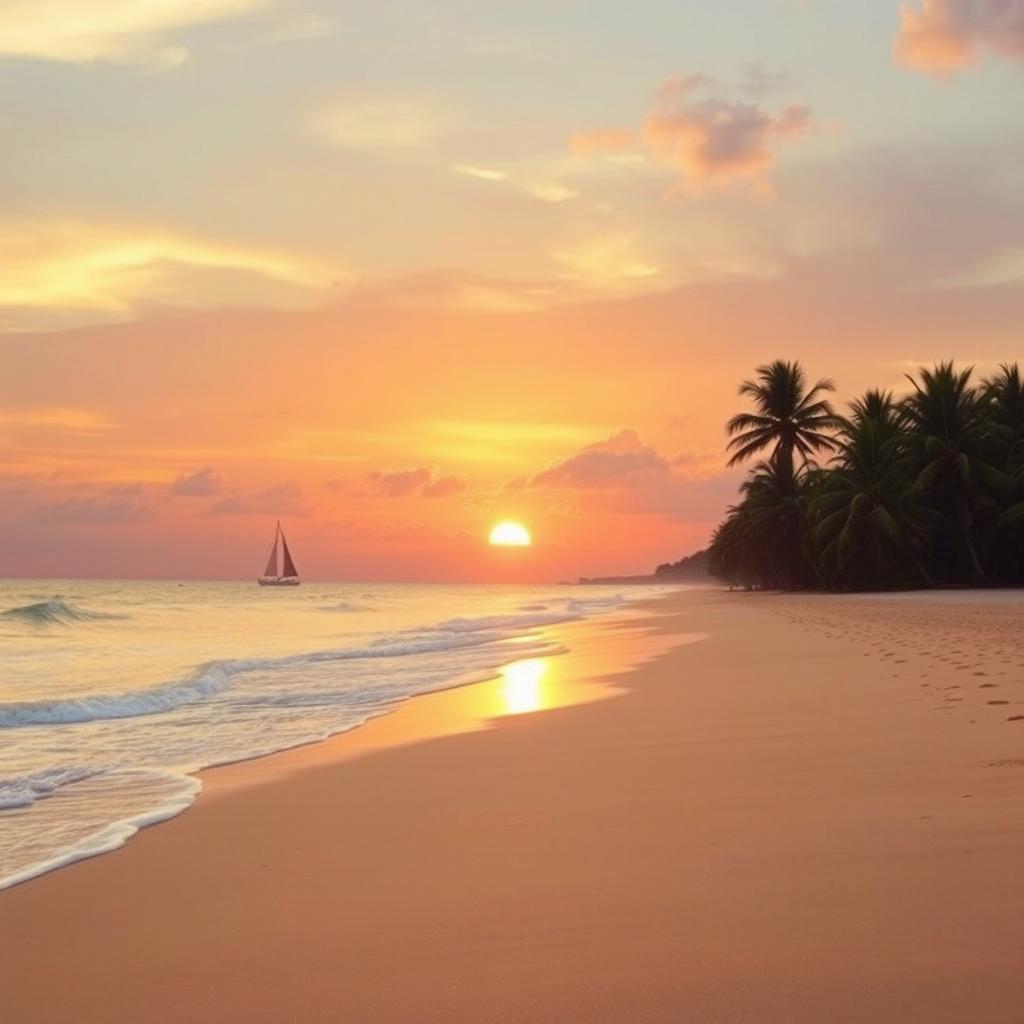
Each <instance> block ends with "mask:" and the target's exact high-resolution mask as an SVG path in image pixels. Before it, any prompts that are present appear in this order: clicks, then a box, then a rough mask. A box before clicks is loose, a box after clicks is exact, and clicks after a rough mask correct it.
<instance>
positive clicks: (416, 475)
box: [369, 466, 465, 498]
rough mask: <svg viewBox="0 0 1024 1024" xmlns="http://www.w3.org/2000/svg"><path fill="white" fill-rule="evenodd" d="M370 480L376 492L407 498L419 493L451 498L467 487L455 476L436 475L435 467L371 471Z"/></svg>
mask: <svg viewBox="0 0 1024 1024" xmlns="http://www.w3.org/2000/svg"><path fill="white" fill-rule="evenodd" d="M369 479H370V482H371V483H372V484H373V486H374V489H375V490H376V492H377V493H378V494H379V495H381V496H383V497H385V498H405V497H407V496H408V495H410V494H419V495H420V496H421V497H423V498H450V497H451V496H452V495H453V494H458V493H459V492H460V491H462V490H464V489H465V485H464V484H463V483H462V481H461V480H459V479H458V478H457V477H454V476H436V475H435V472H434V470H433V469H430V468H428V467H426V466H420V467H418V468H416V469H399V470H396V471H394V472H391V473H370V474H369Z"/></svg>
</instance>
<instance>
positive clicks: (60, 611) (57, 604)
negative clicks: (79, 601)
mask: <svg viewBox="0 0 1024 1024" xmlns="http://www.w3.org/2000/svg"><path fill="white" fill-rule="evenodd" d="M0 618H4V619H13V620H15V621H18V622H24V623H28V624H30V625H35V626H52V625H61V626H73V625H75V624H76V623H79V622H103V621H106V620H112V619H122V618H124V616H123V615H110V614H108V613H106V612H93V611H89V609H87V608H78V607H76V606H75V605H73V604H67V603H66V602H64V601H61V600H59V599H58V598H55V597H54V598H51V599H50V600H49V601H38V602H36V603H35V604H26V605H21V606H20V607H18V608H8V609H7V611H4V612H0Z"/></svg>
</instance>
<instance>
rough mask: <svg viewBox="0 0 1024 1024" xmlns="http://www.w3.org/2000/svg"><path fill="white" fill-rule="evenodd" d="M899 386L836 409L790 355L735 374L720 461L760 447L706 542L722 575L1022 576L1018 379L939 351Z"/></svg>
mask: <svg viewBox="0 0 1024 1024" xmlns="http://www.w3.org/2000/svg"><path fill="white" fill-rule="evenodd" d="M908 379H909V380H910V382H911V384H912V385H913V386H912V388H911V390H910V392H909V393H908V394H907V395H906V396H905V397H903V398H896V397H895V396H894V395H893V393H892V392H890V391H884V390H876V389H873V390H869V391H867V392H865V393H864V394H863V395H861V396H860V397H859V398H857V399H855V400H854V401H852V402H851V403H850V404H849V408H848V410H847V411H846V413H845V415H844V414H841V413H839V412H837V411H836V409H835V408H833V406H832V404H831V402H830V400H829V395H830V393H831V392H833V391H834V390H835V385H834V383H833V382H832V381H831V380H828V379H823V380H819V381H817V382H816V383H814V384H813V386H808V381H807V378H806V375H805V372H804V370H803V367H801V366H800V364H799V363H797V362H785V361H782V360H778V361H776V362H774V363H771V364H769V365H766V366H761V367H758V368H757V370H756V371H755V376H754V377H753V378H752V379H751V380H746V381H744V382H743V383H742V384H741V385H740V389H739V393H740V395H741V396H743V397H746V398H748V399H749V400H750V403H751V406H752V408H751V410H750V411H748V412H741V413H739V414H738V415H736V416H734V417H733V418H732V419H731V420H729V422H728V424H727V425H726V429H727V431H728V434H729V436H730V441H729V445H728V449H729V451H730V452H731V458H730V460H729V465H730V466H734V465H738V464H740V463H745V462H749V461H751V460H753V459H755V458H758V457H759V461H757V462H756V464H754V465H753V468H752V470H751V471H750V473H749V475H748V476H747V479H746V481H745V482H744V483H743V485H742V488H741V497H740V501H739V502H738V504H736V505H734V506H732V507H731V508H730V509H729V510H728V512H727V514H726V518H725V521H724V522H723V523H722V524H721V525H720V526H719V527H718V529H717V530H716V531H715V534H714V536H713V538H712V541H711V546H710V553H709V565H710V569H711V571H712V573H713V574H714V575H715V576H717V577H718V578H719V579H721V580H723V581H725V582H727V583H729V584H734V585H739V586H745V587H756V588H768V589H787V590H793V589H804V588H817V589H826V590H877V589H895V588H912V587H936V586H958V585H960V586H1009V585H1020V584H1024V383H1022V380H1021V373H1020V369H1019V367H1018V366H1017V364H1016V363H1014V364H1006V365H1003V366H1002V367H1000V369H999V372H998V373H996V374H994V375H993V376H991V377H987V378H984V379H976V378H975V374H974V371H973V368H967V369H958V368H957V367H956V366H955V365H954V364H953V363H952V362H949V363H939V364H937V365H936V366H934V367H932V368H931V369H923V370H921V371H920V372H919V373H918V374H917V375H916V376H909V375H908Z"/></svg>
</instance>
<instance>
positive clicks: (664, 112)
mask: <svg viewBox="0 0 1024 1024" xmlns="http://www.w3.org/2000/svg"><path fill="white" fill-rule="evenodd" d="M812 126H813V120H812V117H811V111H810V108H808V107H806V106H803V105H801V104H791V105H789V106H787V107H784V108H782V109H781V110H780V111H778V112H776V113H773V112H771V111H769V110H766V109H765V108H763V107H761V106H759V105H758V104H757V103H755V102H748V101H743V100H732V99H727V98H723V97H722V96H721V95H719V94H718V92H717V87H716V83H715V82H714V80H713V79H711V78H709V77H707V76H706V75H676V76H674V77H672V78H670V79H669V80H668V81H667V82H665V83H664V85H662V87H661V88H660V89H659V90H658V93H657V99H656V102H655V106H654V109H653V110H652V111H651V112H650V113H649V114H648V115H647V117H646V118H645V119H644V123H643V125H642V127H641V128H640V129H639V130H636V131H631V130H623V129H611V130H608V129H604V130H600V131H596V132H587V133H582V134H577V135H576V136H574V137H573V139H572V149H573V152H575V153H576V154H577V155H588V154H592V153H620V154H621V153H628V152H631V151H632V152H636V153H641V154H644V155H646V156H648V157H651V158H653V159H654V160H656V161H657V162H659V163H662V164H665V165H667V166H669V167H672V168H674V169H675V170H677V171H678V172H679V174H680V176H681V178H682V182H683V183H684V184H685V185H687V186H688V187H690V188H694V187H696V188H700V187H704V186H708V185H725V184H729V183H730V182H733V181H735V180H737V179H747V180H749V181H753V182H754V183H755V184H756V185H757V186H758V187H761V188H764V187H767V181H766V177H765V175H766V172H767V171H768V170H769V169H770V168H771V167H772V166H773V165H774V163H775V150H776V147H777V146H778V145H779V144H781V143H784V142H790V141H793V140H794V139H797V138H800V137H801V136H803V135H806V134H807V133H808V132H809V131H810V130H811V128H812Z"/></svg>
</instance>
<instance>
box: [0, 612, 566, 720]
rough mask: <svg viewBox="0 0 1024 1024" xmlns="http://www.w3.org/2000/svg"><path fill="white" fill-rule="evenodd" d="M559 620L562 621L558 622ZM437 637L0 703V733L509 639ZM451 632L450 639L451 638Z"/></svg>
mask: <svg viewBox="0 0 1024 1024" xmlns="http://www.w3.org/2000/svg"><path fill="white" fill-rule="evenodd" d="M465 621H466V622H469V621H471V620H465ZM479 621H483V620H479ZM560 621H564V619H563V620H560ZM441 633H443V634H449V635H437V633H428V634H426V635H423V634H397V635H395V636H391V637H381V638H380V639H378V640H374V641H373V642H372V643H370V644H368V645H367V646H365V647H355V648H342V649H340V650H328V651H313V652H309V653H305V654H292V655H287V656H285V657H283V658H255V659H242V660H234V661H214V662H210V663H209V664H206V665H202V666H200V667H199V668H198V669H197V670H196V671H195V673H194V674H193V675H191V676H189V677H188V678H186V679H181V680H174V681H172V682H169V683H164V684H161V685H159V686H150V687H146V688H144V689H139V690H130V691H127V692H123V693H105V694H96V695H94V696H87V697H74V698H65V699H56V700H38V701H16V702H10V703H6V704H0V729H13V728H21V727H24V726H31V725H73V724H80V723H82V722H95V721H98V720H101V719H118V718H138V717H141V716H143V715H156V714H160V713H161V712H164V711H173V710H174V709H175V708H180V707H183V706H185V705H187V704H196V703H198V702H199V701H202V700H206V699H208V698H210V697H215V696H216V695H217V694H219V693H222V692H223V691H225V690H226V689H228V687H229V686H231V683H232V680H233V679H234V678H235V677H236V676H238V675H240V674H242V673H243V672H256V671H265V670H273V669H277V668H295V667H301V666H302V665H315V664H320V663H323V662H332V661H361V660H365V659H370V658H402V657H408V656H411V655H421V654H439V653H444V652H445V651H454V650H460V649H463V648H466V647H479V646H483V645H485V644H495V643H499V642H500V641H502V640H505V639H508V638H509V635H510V634H507V633H504V632H500V631H496V630H495V629H494V628H493V627H492V628H489V629H487V630H483V629H481V630H467V633H468V635H457V634H458V633H459V630H458V629H457V628H455V629H451V628H443V629H442V630H441ZM453 633H454V634H456V635H451V634H453Z"/></svg>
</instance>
